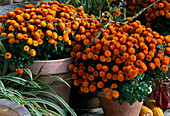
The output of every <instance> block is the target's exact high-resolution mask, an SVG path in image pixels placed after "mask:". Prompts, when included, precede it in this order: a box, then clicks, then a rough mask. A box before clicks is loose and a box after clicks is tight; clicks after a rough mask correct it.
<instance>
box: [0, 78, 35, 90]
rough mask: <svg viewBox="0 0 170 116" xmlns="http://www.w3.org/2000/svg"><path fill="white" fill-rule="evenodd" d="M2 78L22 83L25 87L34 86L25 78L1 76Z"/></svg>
mask: <svg viewBox="0 0 170 116" xmlns="http://www.w3.org/2000/svg"><path fill="white" fill-rule="evenodd" d="M2 80H9V81H13V82H16V83H18V84H21V85H24V86H26V87H33V88H35V86H33V85H32V84H30V83H29V82H28V81H27V80H25V79H22V78H19V77H13V76H3V77H2Z"/></svg>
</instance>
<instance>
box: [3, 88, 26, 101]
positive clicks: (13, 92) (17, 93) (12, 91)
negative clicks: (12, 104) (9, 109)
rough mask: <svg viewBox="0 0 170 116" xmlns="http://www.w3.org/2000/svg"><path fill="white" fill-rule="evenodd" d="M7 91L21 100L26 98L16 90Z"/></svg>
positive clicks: (8, 89) (9, 89)
mask: <svg viewBox="0 0 170 116" xmlns="http://www.w3.org/2000/svg"><path fill="white" fill-rule="evenodd" d="M6 91H8V92H10V93H12V94H15V95H17V96H18V97H20V98H21V99H24V97H23V96H22V95H21V93H20V92H18V91H17V90H14V89H12V88H7V89H6Z"/></svg>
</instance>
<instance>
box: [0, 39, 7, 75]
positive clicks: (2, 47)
mask: <svg viewBox="0 0 170 116" xmlns="http://www.w3.org/2000/svg"><path fill="white" fill-rule="evenodd" d="M0 50H1V52H2V54H4V55H5V53H6V50H5V47H4V45H3V44H2V42H1V41H0ZM7 69H8V60H7V59H6V58H4V67H3V70H2V74H1V76H3V75H5V74H6V71H7Z"/></svg>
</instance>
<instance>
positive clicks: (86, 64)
mask: <svg viewBox="0 0 170 116" xmlns="http://www.w3.org/2000/svg"><path fill="white" fill-rule="evenodd" d="M118 11H119V12H120V13H119V14H118ZM117 14H118V15H124V14H122V12H121V11H120V10H117ZM107 15H109V18H108V19H107V18H104V19H103V21H106V23H105V24H106V25H105V26H104V27H103V28H101V25H99V23H98V22H97V21H91V22H90V26H86V25H85V26H84V27H85V31H84V32H82V33H81V34H80V33H78V32H75V40H73V41H72V43H73V44H72V47H73V49H72V51H71V56H72V57H73V58H75V62H74V63H73V64H70V65H69V69H70V70H71V71H72V72H73V74H72V79H73V80H74V81H73V83H74V85H75V86H77V87H79V88H80V89H79V91H80V93H89V92H91V93H97V94H98V93H100V92H101V91H102V92H103V93H104V95H105V96H106V98H108V99H113V100H114V101H115V100H117V101H118V102H119V103H123V102H125V101H127V102H128V103H130V104H133V103H134V102H136V101H145V100H146V99H147V95H148V94H149V91H150V90H149V87H150V86H151V85H152V84H154V82H155V80H159V79H160V78H162V77H163V78H164V77H166V72H167V71H168V69H169V68H168V66H169V61H170V58H169V56H170V55H169V54H170V43H169V42H170V35H166V36H162V35H160V34H159V33H158V32H156V31H153V30H152V29H151V28H148V27H145V26H144V25H142V24H141V22H140V21H138V20H136V21H132V18H129V17H128V18H126V21H128V23H127V22H119V20H117V21H116V22H115V21H113V20H112V19H115V17H116V16H117V15H115V13H113V14H112V16H111V14H109V13H108V14H106V16H107ZM125 16H126V15H125ZM121 20H122V19H120V21H121ZM80 25H82V24H80ZM84 35H86V37H85V38H81V36H84Z"/></svg>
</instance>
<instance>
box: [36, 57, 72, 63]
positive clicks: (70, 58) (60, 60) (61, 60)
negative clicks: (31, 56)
mask: <svg viewBox="0 0 170 116" xmlns="http://www.w3.org/2000/svg"><path fill="white" fill-rule="evenodd" d="M67 60H72V57H68V58H63V59H57V60H35V61H34V63H39V62H40V63H41V62H56V61H57V62H63V61H67Z"/></svg>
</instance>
